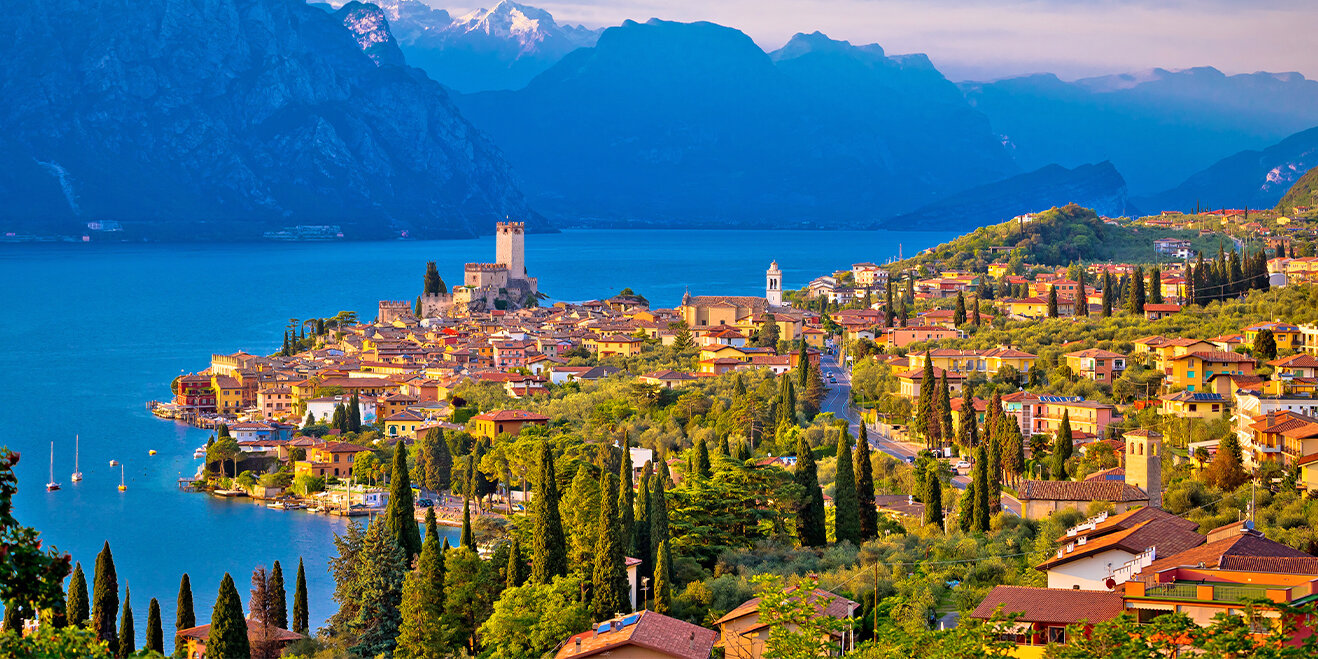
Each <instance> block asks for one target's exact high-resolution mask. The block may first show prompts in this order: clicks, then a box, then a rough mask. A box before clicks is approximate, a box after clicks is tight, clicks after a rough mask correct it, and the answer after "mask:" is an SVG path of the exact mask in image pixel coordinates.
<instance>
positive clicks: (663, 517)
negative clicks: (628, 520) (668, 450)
mask: <svg viewBox="0 0 1318 659" xmlns="http://www.w3.org/2000/svg"><path fill="white" fill-rule="evenodd" d="M650 487H651V490H650V546H651V547H653V548H654V550H655V557H654V562H653V563H652V565H654V566H655V569H656V570H657V569H658V566H659V554H658V551H659V547H660V545H663V544H666V543H667V542H668V462H667V461H666V460H664V456H663V455H662V454H661V455H660V456H659V469H658V470H657V471H656V472H655V474H654V475H653V476H652V477H651V478H650ZM658 578H659V574H658V573H657V572H656V573H655V579H658Z"/></svg>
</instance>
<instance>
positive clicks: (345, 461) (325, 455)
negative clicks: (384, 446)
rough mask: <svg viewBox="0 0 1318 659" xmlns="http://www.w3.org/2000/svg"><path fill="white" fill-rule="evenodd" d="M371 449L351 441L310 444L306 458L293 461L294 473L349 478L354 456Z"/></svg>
mask: <svg viewBox="0 0 1318 659" xmlns="http://www.w3.org/2000/svg"><path fill="white" fill-rule="evenodd" d="M369 450H370V449H368V448H366V447H365V446H359V445H357V444H352V443H349V442H333V441H331V442H323V443H321V444H317V445H314V446H308V447H307V455H306V458H304V459H302V460H298V461H296V462H294V463H293V474H294V475H297V476H302V475H308V476H321V477H328V476H333V477H335V478H347V477H349V476H351V475H352V461H353V459H354V456H356V455H357V454H358V453H361V452H362V451H369Z"/></svg>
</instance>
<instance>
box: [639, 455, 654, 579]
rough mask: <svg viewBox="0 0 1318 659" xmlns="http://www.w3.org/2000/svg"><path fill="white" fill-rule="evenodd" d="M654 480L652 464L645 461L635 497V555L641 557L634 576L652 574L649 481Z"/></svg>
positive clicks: (652, 557) (652, 555) (652, 552)
mask: <svg viewBox="0 0 1318 659" xmlns="http://www.w3.org/2000/svg"><path fill="white" fill-rule="evenodd" d="M652 480H654V464H653V463H652V462H650V461H646V463H645V468H644V469H642V470H641V482H640V483H638V484H637V485H638V486H639V489H638V490H637V492H638V494H640V496H638V497H636V556H639V557H640V559H641V566H640V569H638V570H637V571H636V578H637V580H638V581H639V580H640V579H641V578H644V577H650V576H651V575H653V574H654V550H653V547H652V545H651V544H650V530H651V529H650V489H651V487H650V481H652Z"/></svg>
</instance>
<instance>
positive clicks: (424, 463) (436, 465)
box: [412, 428, 453, 492]
mask: <svg viewBox="0 0 1318 659" xmlns="http://www.w3.org/2000/svg"><path fill="white" fill-rule="evenodd" d="M415 449H416V451H415V455H414V456H413V466H412V481H413V482H415V483H420V484H421V485H422V486H423V487H425V488H426V489H428V490H430V491H432V492H443V491H445V490H447V489H449V483H450V481H449V479H450V478H451V475H452V473H453V455H452V454H451V453H450V452H449V446H448V442H447V441H445V439H444V431H443V430H441V429H439V428H431V429H429V430H427V431H426V433H425V434H424V435H422V436H421V438H420V439H419V440H417V442H416V446H415Z"/></svg>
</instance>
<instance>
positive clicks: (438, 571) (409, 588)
mask: <svg viewBox="0 0 1318 659" xmlns="http://www.w3.org/2000/svg"><path fill="white" fill-rule="evenodd" d="M515 541H516V540H514V542H515ZM445 578H446V577H445V573H444V550H443V546H442V545H441V544H440V541H439V527H438V526H437V525H436V523H435V510H434V509H433V508H430V509H427V510H426V539H425V541H424V542H422V543H421V554H420V556H419V557H418V558H417V562H416V567H415V568H413V569H412V570H411V571H410V572H408V573H407V578H406V579H405V580H404V581H403V603H402V607H401V611H400V613H401V616H402V621H401V623H400V624H399V628H398V649H397V650H395V651H394V657H396V658H397V659H444V657H447V656H449V649H448V640H447V639H446V638H445V635H444V627H443V624H442V616H443V612H444V581H445Z"/></svg>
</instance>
